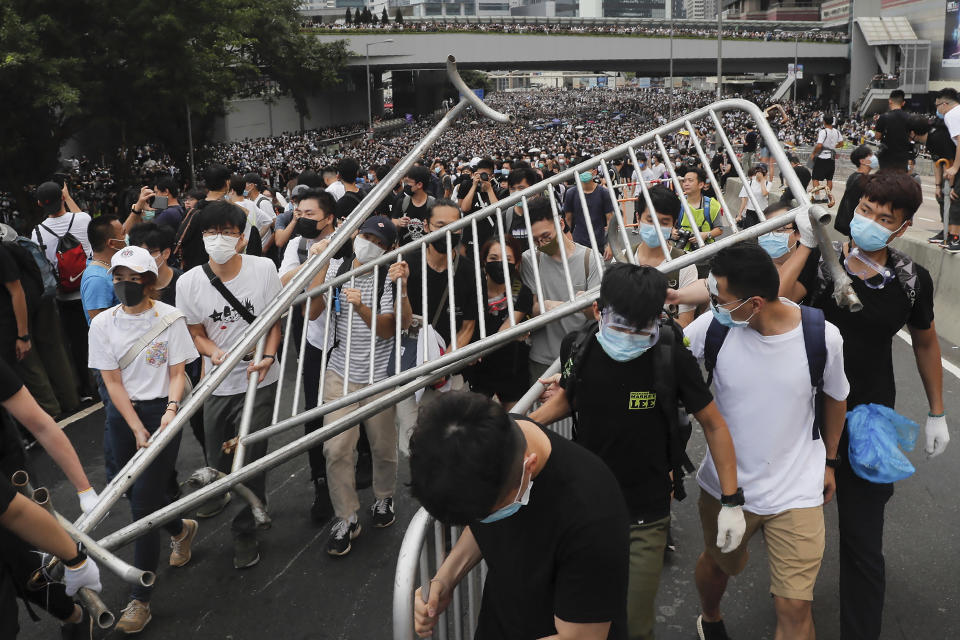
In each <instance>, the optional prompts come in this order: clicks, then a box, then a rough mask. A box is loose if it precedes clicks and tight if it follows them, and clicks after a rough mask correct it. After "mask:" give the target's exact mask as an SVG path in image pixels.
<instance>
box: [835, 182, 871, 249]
mask: <svg viewBox="0 0 960 640" xmlns="http://www.w3.org/2000/svg"><path fill="white" fill-rule="evenodd" d="M866 178H867V174H865V173H851V174H850V175H849V176H847V186H846V188H845V189H844V190H843V197H842V198H840V204H838V205H837V217H836V218H835V219H834V221H833V228H834V229H836V230H837V231H839V232H840V233H842V234H843V235H845V236H848V237H849V236H850V222H851V221H852V220H853V213H854V211H856V210H857V205H859V204H860V198H861V197H863V187H864V186H865V185H866V182H867V181H866Z"/></svg>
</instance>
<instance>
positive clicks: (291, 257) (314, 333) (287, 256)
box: [280, 236, 340, 351]
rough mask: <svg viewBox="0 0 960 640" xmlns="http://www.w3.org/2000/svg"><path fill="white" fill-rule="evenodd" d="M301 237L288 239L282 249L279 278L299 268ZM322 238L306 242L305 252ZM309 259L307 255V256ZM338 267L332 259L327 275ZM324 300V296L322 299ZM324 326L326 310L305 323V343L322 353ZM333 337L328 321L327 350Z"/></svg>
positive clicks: (331, 322) (333, 333) (331, 345)
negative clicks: (328, 336)
mask: <svg viewBox="0 0 960 640" xmlns="http://www.w3.org/2000/svg"><path fill="white" fill-rule="evenodd" d="M301 237H302V236H294V237H292V238H290V241H289V242H287V246H286V247H284V249H283V260H281V261H280V276H281V277H283V276H284V275H286V274H288V273H290V272H291V271H293V270H294V269H296V268H297V267H299V266H300V256H299V255H298V251H299V249H300V240H301ZM320 240H322V238H317V239H316V240H309V239H308V240H307V251H308V252H309V251H310V247H312V246H313V244H314V243H316V242H319V241H320ZM308 257H309V255H308ZM339 267H340V260H338V259H336V258H334V259H333V260H331V261H330V266H329V268H328V269H327V272H328V273H329V272H330V271H331V270H332V271H333V272H334V273H336V272H337V269H338V268H339ZM323 299H324V300H326V299H327V298H326V295H325V294H324V297H323ZM316 303H317V299H316V298H315V299H314V301H313V302H312V303H311V305H313V304H316ZM326 324H327V310H326V309H324V310H323V312H322V313H321V314H320V315H319V316H317V319H316V320H310V321H309V322H307V342H309V343H310V344H311V345H313V346H314V347H316V348H317V349H320V350H321V351H323V342H324V339H323V337H324V335H325V334H326V329H325V328H326ZM334 335H335V330H334V327H333V320H332V319H331V321H330V339H329V341H328V343H327V348H328V349H329V348H332V347H333V339H334Z"/></svg>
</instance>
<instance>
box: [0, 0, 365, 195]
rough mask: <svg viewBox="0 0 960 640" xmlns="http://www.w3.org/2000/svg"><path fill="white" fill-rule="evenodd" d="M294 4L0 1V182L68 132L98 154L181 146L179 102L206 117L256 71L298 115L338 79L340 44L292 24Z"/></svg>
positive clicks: (21, 177)
mask: <svg viewBox="0 0 960 640" xmlns="http://www.w3.org/2000/svg"><path fill="white" fill-rule="evenodd" d="M299 4H300V2H299V0H203V1H202V2H196V1H195V0H137V1H136V2H116V1H115V0H73V1H71V2H61V1H59V0H3V2H0V90H2V92H3V95H4V96H5V100H4V102H5V108H4V112H5V113H4V117H3V118H2V119H0V140H2V144H0V184H2V185H3V186H4V187H6V188H7V189H10V190H11V191H17V190H19V189H21V188H22V186H23V185H24V184H29V183H33V184H35V183H37V182H39V181H42V180H43V179H46V178H47V177H49V175H50V174H51V173H52V172H53V170H54V168H55V167H56V159H57V153H58V150H59V149H60V147H61V146H62V145H63V144H64V142H66V141H67V140H69V139H71V138H74V137H76V136H78V135H79V136H82V138H83V139H86V140H92V141H94V142H95V145H94V146H95V147H97V149H96V150H100V151H103V152H107V153H112V151H113V150H115V149H116V148H118V147H119V146H120V145H128V146H132V145H136V144H140V143H143V142H148V141H152V142H160V143H162V144H165V145H167V147H168V148H170V149H171V150H173V151H174V152H175V153H177V152H182V151H183V150H184V149H185V147H186V137H187V136H186V131H185V120H186V109H187V105H189V108H190V110H191V113H192V115H193V118H194V122H197V123H202V122H205V121H206V122H209V121H211V120H212V119H213V118H214V117H215V116H217V115H220V114H222V113H223V112H224V109H225V106H226V101H227V100H228V99H230V98H231V97H233V96H235V95H237V94H238V93H239V92H241V90H242V89H243V88H244V87H246V86H249V85H251V84H258V83H261V82H262V80H263V79H269V80H270V81H272V82H273V83H275V86H276V87H277V88H278V90H279V92H281V93H285V94H289V95H291V96H292V97H293V99H294V100H295V102H296V104H297V108H298V110H299V111H300V112H301V113H302V114H304V115H308V114H307V106H306V99H307V97H308V96H309V95H311V94H313V93H315V92H316V91H318V90H320V89H321V88H323V87H325V86H329V85H331V84H334V83H336V82H338V81H339V77H338V76H339V72H340V70H341V69H342V68H343V66H344V65H345V63H346V59H347V50H346V46H345V43H344V42H342V41H341V42H336V43H331V44H322V43H319V42H317V41H316V39H314V38H312V37H311V36H309V35H308V34H306V33H301V31H300V29H299V25H300V21H301V17H300V14H299V13H298V12H297V7H298V6H299ZM198 133H201V134H202V132H199V131H198ZM200 138H201V139H202V135H201V136H200Z"/></svg>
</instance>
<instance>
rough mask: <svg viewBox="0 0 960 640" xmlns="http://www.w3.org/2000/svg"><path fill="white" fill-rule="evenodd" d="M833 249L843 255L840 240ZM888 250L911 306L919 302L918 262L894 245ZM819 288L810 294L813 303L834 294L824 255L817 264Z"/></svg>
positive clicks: (834, 243) (894, 269)
mask: <svg viewBox="0 0 960 640" xmlns="http://www.w3.org/2000/svg"><path fill="white" fill-rule="evenodd" d="M833 250H834V251H836V253H837V255H838V256H842V255H843V244H842V243H840V242H836V241H835V242H833ZM887 252H888V253H889V254H890V255H891V256H892V257H893V260H894V263H893V272H894V273H895V274H896V276H897V282H898V283H900V288H901V289H903V292H904V293H905V294H906V296H907V300H908V301H909V302H910V308H911V309H912V308H913V306H914V305H915V304H916V302H917V269H916V263H914V261H913V259H912V258H911V257H910V256H908V255H906V254H905V253H902V252H901V251H899V250H897V249H894V248H893V247H887ZM817 283H818V285H819V286H818V287H817V290H816V291H814V292H812V295H811V296H810V301H811V303H814V304H816V303H819V302H820V301H822V300H826V299H828V298H830V297H831V296H832V295H833V280H832V279H831V278H830V270H829V269H828V268H827V265H826V264H825V263H824V262H823V256H822V255H821V256H820V264H819V265H818V266H817Z"/></svg>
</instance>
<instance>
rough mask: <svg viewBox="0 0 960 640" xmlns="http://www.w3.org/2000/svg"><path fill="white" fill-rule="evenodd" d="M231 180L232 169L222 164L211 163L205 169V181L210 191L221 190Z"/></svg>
mask: <svg viewBox="0 0 960 640" xmlns="http://www.w3.org/2000/svg"><path fill="white" fill-rule="evenodd" d="M229 181H230V169H227V168H226V167H225V166H224V165H222V164H217V163H215V162H214V163H211V164H208V165H207V167H206V168H205V169H204V170H203V183H204V185H205V186H206V187H207V189H208V190H209V191H220V190H221V189H223V185H225V184H226V183H227V182H229Z"/></svg>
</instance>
